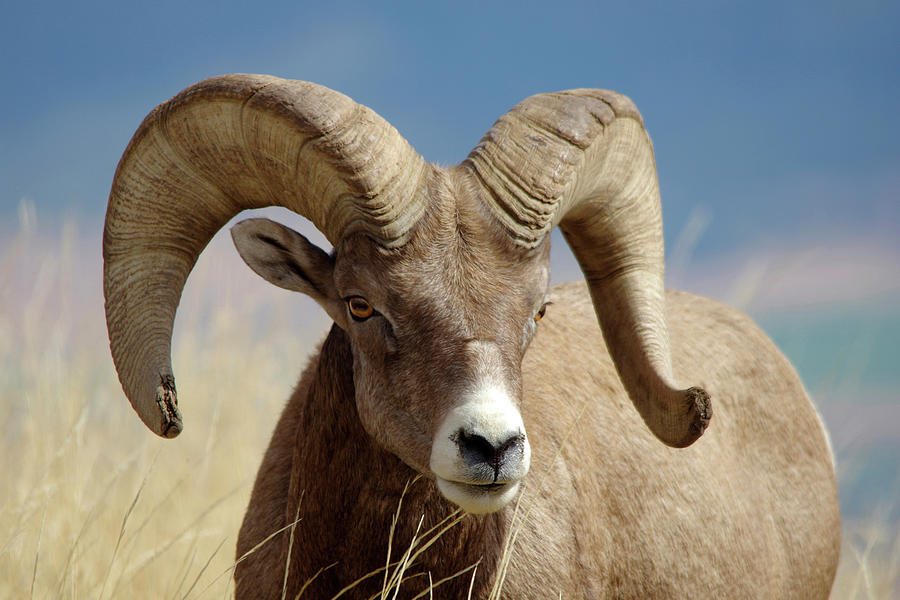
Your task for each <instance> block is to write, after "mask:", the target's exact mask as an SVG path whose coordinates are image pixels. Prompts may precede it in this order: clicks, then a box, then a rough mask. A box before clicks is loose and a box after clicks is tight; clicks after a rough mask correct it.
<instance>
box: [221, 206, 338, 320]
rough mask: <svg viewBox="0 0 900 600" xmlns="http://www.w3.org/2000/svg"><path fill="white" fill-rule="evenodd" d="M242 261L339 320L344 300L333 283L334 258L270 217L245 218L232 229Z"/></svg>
mask: <svg viewBox="0 0 900 600" xmlns="http://www.w3.org/2000/svg"><path fill="white" fill-rule="evenodd" d="M231 239H232V240H233V241H234V245H235V247H236V248H237V251H238V253H239V254H240V255H241V258H243V259H244V262H245V263H247V265H248V266H249V267H250V268H251V269H253V271H254V272H255V273H256V274H257V275H259V276H260V277H262V278H263V279H265V280H266V281H268V282H269V283H272V284H274V285H277V286H278V287H280V288H284V289H286V290H291V291H294V292H303V293H304V294H306V295H307V296H309V297H310V298H312V299H313V300H315V301H316V302H318V303H319V304H320V305H321V306H322V308H324V309H325V311H326V312H327V313H328V314H329V315H330V316H331V318H333V319H335V320H336V321H338V320H339V319H342V318H343V310H342V309H341V307H342V306H343V303H342V302H341V300H340V298H338V293H337V289H336V288H335V286H334V259H333V258H332V257H331V256H329V255H328V254H327V253H326V252H325V251H324V250H322V249H321V248H319V247H318V246H316V245H315V244H313V243H311V242H310V241H309V240H307V239H306V238H305V237H303V236H302V235H300V234H299V233H297V232H296V231H294V230H293V229H290V228H288V227H285V226H284V225H281V224H280V223H276V222H275V221H270V220H269V219H247V220H245V221H241V222H240V223H237V224H236V225H234V226H233V227H232V228H231Z"/></svg>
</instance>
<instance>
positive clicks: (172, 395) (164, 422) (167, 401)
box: [154, 375, 184, 439]
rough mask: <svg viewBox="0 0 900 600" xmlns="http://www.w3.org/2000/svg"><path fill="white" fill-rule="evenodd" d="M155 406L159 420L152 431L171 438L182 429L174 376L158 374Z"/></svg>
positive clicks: (182, 424)
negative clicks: (158, 413) (157, 409)
mask: <svg viewBox="0 0 900 600" xmlns="http://www.w3.org/2000/svg"><path fill="white" fill-rule="evenodd" d="M156 406H157V407H158V408H159V412H160V422H159V425H158V427H156V428H154V431H155V432H156V433H157V434H158V435H159V436H161V437H164V438H167V439H172V438H174V437H176V436H177V435H178V434H179V433H181V430H182V429H184V423H183V422H182V420H181V411H179V410H178V394H177V392H176V391H175V378H174V377H172V376H171V375H160V377H159V385H158V386H157V387H156Z"/></svg>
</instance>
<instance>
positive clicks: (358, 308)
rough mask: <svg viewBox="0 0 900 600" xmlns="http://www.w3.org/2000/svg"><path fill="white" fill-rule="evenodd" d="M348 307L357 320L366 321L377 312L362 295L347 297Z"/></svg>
mask: <svg viewBox="0 0 900 600" xmlns="http://www.w3.org/2000/svg"><path fill="white" fill-rule="evenodd" d="M347 309H348V310H349V311H350V316H351V317H353V319H354V320H356V321H365V320H366V319H368V318H369V317H371V316H372V315H374V314H375V309H374V308H372V305H371V304H369V301H368V300H366V299H365V298H363V297H362V296H352V297H350V298H347Z"/></svg>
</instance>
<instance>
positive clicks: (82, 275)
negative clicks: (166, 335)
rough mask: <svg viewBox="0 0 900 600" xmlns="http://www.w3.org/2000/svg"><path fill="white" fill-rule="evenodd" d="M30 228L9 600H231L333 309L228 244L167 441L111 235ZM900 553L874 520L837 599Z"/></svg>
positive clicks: (192, 335) (896, 570) (886, 570)
mask: <svg viewBox="0 0 900 600" xmlns="http://www.w3.org/2000/svg"><path fill="white" fill-rule="evenodd" d="M32 221H33V215H32V214H31V212H30V211H28V210H27V209H24V210H23V213H22V219H21V226H20V228H19V230H18V231H13V232H9V233H7V234H3V237H2V238H0V282H2V284H0V364H2V365H3V368H2V370H0V390H2V392H0V423H2V428H3V430H2V437H0V462H2V464H3V465H4V477H3V486H2V488H0V597H3V598H101V599H103V598H142V597H153V598H160V597H162V598H207V597H210V598H223V597H229V596H230V595H231V594H232V589H233V585H232V583H231V569H232V568H233V565H234V560H235V559H234V556H233V549H234V546H235V536H236V533H237V531H238V528H239V526H240V521H241V517H242V515H243V511H244V509H245V507H246V503H247V499H248V497H249V492H250V487H251V484H252V478H253V476H254V474H255V472H256V469H257V466H258V463H259V460H260V458H261V457H262V453H263V450H264V448H265V445H266V443H267V441H268V437H269V435H270V432H271V429H272V427H273V426H274V423H275V419H276V418H277V415H278V414H279V412H280V409H281V406H282V403H283V402H284V400H285V399H286V398H287V397H288V395H289V393H290V390H291V387H292V386H293V384H294V382H295V379H296V377H297V375H298V373H299V372H300V369H301V367H302V365H303V362H304V357H305V356H306V355H307V354H308V353H309V351H310V350H311V348H312V346H313V344H314V343H315V342H317V341H318V340H319V338H320V337H321V334H322V333H323V332H324V329H325V322H324V320H323V318H322V317H321V313H320V311H318V310H316V309H315V308H314V305H313V304H311V303H310V302H307V301H305V300H301V299H299V298H298V297H297V296H296V295H290V294H287V293H284V292H281V291H278V290H275V289H273V288H270V287H268V286H267V285H266V284H264V283H262V282H257V281H256V280H255V278H254V276H252V275H251V274H250V273H249V270H247V269H245V268H243V267H242V266H241V265H240V264H239V262H238V259H237V258H236V257H235V256H234V253H233V252H232V251H231V249H230V247H229V243H228V241H227V239H225V238H224V237H222V238H221V239H217V240H215V241H214V242H213V244H212V246H211V248H210V249H209V250H208V251H207V253H206V254H205V255H204V257H203V258H202V259H201V261H200V263H199V264H198V267H197V269H196V270H195V273H194V274H193V275H192V276H191V280H190V281H189V283H188V288H187V291H186V295H185V297H184V299H183V301H182V306H181V307H180V309H179V317H178V319H179V320H178V322H177V323H176V336H175V340H174V341H175V343H174V368H175V373H176V376H178V378H179V391H180V398H181V400H182V406H183V409H184V416H185V422H186V427H187V428H186V430H185V432H184V433H183V434H182V435H181V436H180V437H179V438H177V439H176V440H173V441H165V440H161V439H158V438H156V437H154V436H153V435H152V434H150V433H149V432H148V431H147V430H146V429H145V428H144V427H143V425H142V424H141V423H140V422H139V420H138V419H137V417H136V416H135V415H134V413H133V412H132V411H131V408H130V407H129V406H128V405H127V402H126V401H125V399H124V397H123V396H122V393H121V389H120V387H119V384H118V381H117V380H116V377H115V371H114V369H113V366H112V362H111V359H110V358H109V353H108V349H107V342H106V334H105V326H104V321H103V313H102V297H101V292H100V289H101V287H100V261H99V243H98V241H97V240H99V234H98V232H97V231H92V232H91V234H90V235H81V234H80V233H79V231H78V228H77V227H75V226H74V225H72V224H69V225H66V226H64V227H63V228H62V230H61V231H56V232H51V233H49V234H47V235H43V234H41V233H39V232H37V231H36V230H35V227H34V225H33V223H32ZM222 273H230V274H233V275H232V276H231V278H230V279H228V278H225V277H223V276H222ZM304 315H309V316H311V317H312V318H305V317H304ZM285 324H288V325H287V326H286V325H285ZM251 373H252V375H251ZM399 510H400V507H398V511H399ZM455 518H456V516H452V517H451V518H449V519H448V520H447V521H445V522H443V524H442V525H441V527H439V528H437V529H434V530H431V531H425V532H421V534H420V535H418V536H417V538H416V539H415V540H413V542H412V543H411V544H410V545H409V546H408V547H407V548H406V549H405V550H403V551H402V552H400V551H399V550H398V549H394V550H393V554H392V550H391V548H390V546H389V545H388V544H389V543H390V542H389V541H388V540H386V546H387V547H386V556H387V560H386V564H385V568H383V569H381V570H380V571H378V572H376V573H373V574H372V576H376V577H381V578H383V580H384V588H385V590H386V593H385V594H384V597H385V598H391V597H394V594H395V592H396V591H397V590H398V589H399V586H400V585H401V584H403V583H405V582H406V581H409V577H410V575H411V574H412V572H413V569H412V566H413V565H414V563H415V558H416V556H417V553H419V552H421V551H423V550H424V549H426V548H427V546H428V545H430V543H432V542H433V540H434V539H435V536H436V535H439V534H440V532H441V531H442V530H443V528H445V527H452V526H453V524H454V522H455V521H454V520H455ZM295 526H297V527H302V523H299V524H296V525H295ZM898 540H900V536H898V535H897V532H896V531H886V530H885V529H884V524H883V523H881V522H880V521H879V520H878V519H877V518H873V520H872V521H871V522H869V523H862V524H855V523H854V524H847V528H846V533H845V549H844V553H843V560H842V563H841V568H840V572H839V577H838V581H837V583H836V586H835V593H834V597H835V598H860V599H863V598H890V597H897V596H896V595H895V594H897V591H898V584H900V541H898ZM392 557H393V558H392ZM471 569H472V570H470V571H468V572H461V573H459V574H458V576H460V577H473V576H474V572H475V569H477V566H473V567H472V568H471ZM426 579H427V576H426ZM418 581H419V582H421V581H422V579H421V576H419V580H418ZM440 583H442V582H431V584H432V585H433V586H435V587H438V586H439V585H440ZM416 586H417V589H421V588H423V587H425V591H424V592H423V597H428V595H429V594H428V586H424V585H422V584H421V583H416ZM406 589H407V588H404V590H406ZM497 592H498V593H497V597H499V590H497Z"/></svg>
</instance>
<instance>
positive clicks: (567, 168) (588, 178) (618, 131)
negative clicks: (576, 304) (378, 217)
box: [465, 90, 712, 447]
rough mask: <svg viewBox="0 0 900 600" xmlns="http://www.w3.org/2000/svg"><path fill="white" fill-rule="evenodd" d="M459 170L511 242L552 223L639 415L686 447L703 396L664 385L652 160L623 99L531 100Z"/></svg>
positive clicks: (589, 95) (708, 411)
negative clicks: (470, 178) (577, 269)
mask: <svg viewBox="0 0 900 600" xmlns="http://www.w3.org/2000/svg"><path fill="white" fill-rule="evenodd" d="M465 164H467V165H468V166H469V167H470V168H471V169H472V171H473V172H474V173H475V175H476V177H477V178H478V179H480V181H481V182H482V184H483V186H484V188H485V190H486V191H487V192H488V193H487V201H486V203H487V204H488V206H489V207H490V209H491V211H492V212H493V214H494V216H495V217H496V219H497V220H498V221H499V222H500V223H502V224H503V226H504V227H505V228H506V229H507V230H508V232H509V234H510V235H511V237H512V238H513V239H514V240H515V241H516V242H517V243H518V244H520V245H522V246H524V247H526V248H532V247H535V246H536V245H537V244H539V243H540V242H541V240H542V239H543V238H544V237H545V236H546V235H547V234H548V233H549V232H550V230H551V229H552V228H553V227H554V226H556V225H559V226H560V228H561V229H562V231H563V234H564V235H565V238H566V241H567V242H568V243H569V245H570V246H571V248H572V250H573V252H574V254H575V257H576V258H577V259H578V262H579V264H580V265H581V269H582V271H583V272H584V275H585V278H586V279H587V282H588V284H589V286H590V290H591V297H592V299H593V302H594V308H595V310H596V313H597V317H598V320H599V322H600V326H601V328H602V330H603V335H604V338H605V340H606V344H607V347H608V348H609V351H610V354H611V355H612V358H613V361H614V362H615V365H616V368H617V370H618V372H619V376H620V378H621V380H622V383H623V385H624V386H625V389H626V390H627V391H628V395H629V396H630V398H631V400H632V402H633V403H634V405H635V407H636V408H637V410H638V412H639V413H640V414H641V416H642V417H643V419H644V421H645V422H646V424H647V426H648V427H649V428H650V430H651V431H652V432H653V433H654V434H655V435H656V436H657V437H658V438H659V439H660V440H662V441H663V442H665V443H666V444H668V445H670V446H675V447H683V446H687V445H690V444H691V443H693V442H694V441H695V440H696V439H697V438H698V437H700V435H701V434H702V433H703V431H704V430H705V429H706V426H707V425H708V423H709V419H710V417H711V415H712V408H711V403H710V399H709V395H708V394H707V393H706V392H705V391H704V390H703V389H701V388H699V387H691V388H688V389H680V388H679V387H678V386H676V385H675V383H674V381H673V376H672V361H671V354H670V350H669V339H668V329H667V325H666V318H665V295H664V282H663V264H664V260H663V236H662V212H661V208H660V200H659V186H658V183H657V178H656V165H655V163H654V158H653V146H652V144H651V142H650V138H649V137H648V135H647V133H646V132H645V131H644V125H643V120H642V119H641V116H640V113H639V112H638V110H637V108H636V107H635V106H634V104H633V103H632V102H631V100H629V99H628V98H626V97H625V96H622V95H620V94H616V93H615V92H610V91H606V90H570V91H566V92H559V93H555V94H540V95H537V96H532V97H531V98H528V99H526V100H524V101H523V102H521V103H520V104H518V105H517V106H515V107H514V108H513V109H512V110H510V111H509V112H508V113H507V114H505V115H504V116H502V117H501V118H500V119H499V120H498V121H497V122H496V123H495V124H494V126H493V127H492V128H491V129H490V131H488V133H487V134H486V135H485V136H484V138H483V139H482V140H481V142H480V143H479V144H478V146H476V147H475V149H474V150H473V151H472V152H471V153H470V154H469V157H468V158H467V159H466V162H465Z"/></svg>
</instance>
